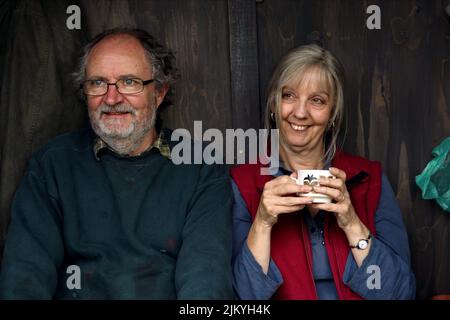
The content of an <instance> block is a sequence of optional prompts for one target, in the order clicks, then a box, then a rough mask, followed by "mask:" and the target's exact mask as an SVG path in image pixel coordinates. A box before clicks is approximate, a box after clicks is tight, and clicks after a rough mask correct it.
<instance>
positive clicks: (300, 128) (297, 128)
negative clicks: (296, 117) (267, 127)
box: [291, 123, 308, 131]
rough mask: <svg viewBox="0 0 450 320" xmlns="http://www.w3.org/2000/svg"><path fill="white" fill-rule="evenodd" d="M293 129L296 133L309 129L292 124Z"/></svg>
mask: <svg viewBox="0 0 450 320" xmlns="http://www.w3.org/2000/svg"><path fill="white" fill-rule="evenodd" d="M291 128H292V129H294V130H295V131H305V130H306V129H308V126H298V125H296V124H293V123H291Z"/></svg>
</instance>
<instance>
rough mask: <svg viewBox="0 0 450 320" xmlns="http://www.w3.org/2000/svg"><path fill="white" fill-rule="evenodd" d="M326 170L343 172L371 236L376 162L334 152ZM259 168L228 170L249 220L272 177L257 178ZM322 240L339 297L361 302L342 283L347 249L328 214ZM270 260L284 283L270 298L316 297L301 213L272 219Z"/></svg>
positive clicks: (377, 188)
mask: <svg viewBox="0 0 450 320" xmlns="http://www.w3.org/2000/svg"><path fill="white" fill-rule="evenodd" d="M332 166H333V167H336V168H339V169H341V170H344V171H345V173H346V175H347V181H346V184H347V189H348V191H349V193H350V198H351V200H352V204H353V207H354V208H355V211H356V213H357V214H358V216H359V218H360V219H361V221H362V222H363V223H364V224H365V225H366V226H367V228H369V230H370V231H371V232H372V234H375V221H374V217H375V211H376V209H377V206H378V201H379V199H380V192H381V165H380V163H379V162H374V161H369V160H367V159H364V158H361V157H357V156H353V155H349V154H346V153H344V152H342V151H338V152H337V153H336V156H335V157H334V159H333V161H332ZM261 167H262V165H261V164H246V165H239V166H237V167H234V168H232V169H231V176H232V178H233V180H234V181H235V182H236V184H237V186H238V188H239V191H240V193H241V195H242V197H243V199H244V201H245V203H246V205H247V209H248V210H249V212H250V214H251V216H252V219H254V218H255V215H256V211H257V209H258V205H259V201H260V198H261V193H262V191H263V189H264V185H265V184H266V182H268V181H270V180H271V179H273V176H266V175H264V176H263V175H261V174H260V169H261ZM324 237H325V247H326V250H327V253H328V258H329V262H330V267H331V271H332V273H333V278H334V283H335V285H336V290H337V293H338V296H339V299H344V300H348V299H361V297H360V296H359V295H357V294H356V293H354V292H353V291H352V290H351V289H350V288H349V287H348V286H346V285H345V284H344V283H343V281H342V278H343V273H344V269H345V264H346V262H347V257H348V254H349V251H350V248H349V244H348V241H347V238H346V236H345V234H344V232H343V231H342V230H341V228H339V226H338V225H337V221H336V218H335V217H334V215H333V214H330V215H326V216H325V229H324ZM271 257H272V259H273V260H274V261H275V263H276V264H277V266H278V268H279V269H280V271H281V274H282V275H283V279H284V283H283V284H282V285H281V286H280V288H279V289H278V290H277V292H276V293H275V295H274V296H273V297H272V298H274V299H301V300H305V299H317V294H316V288H315V285H314V279H313V271H312V253H311V243H310V239H309V233H308V230H307V227H306V223H305V222H304V221H303V218H302V215H301V214H298V213H294V214H283V215H280V216H279V217H278V222H277V223H276V224H275V226H274V227H273V229H272V237H271Z"/></svg>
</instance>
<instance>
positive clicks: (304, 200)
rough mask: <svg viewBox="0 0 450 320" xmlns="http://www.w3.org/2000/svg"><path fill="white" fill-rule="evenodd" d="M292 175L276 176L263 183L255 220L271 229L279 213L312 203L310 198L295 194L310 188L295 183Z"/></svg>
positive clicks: (301, 207)
mask: <svg viewBox="0 0 450 320" xmlns="http://www.w3.org/2000/svg"><path fill="white" fill-rule="evenodd" d="M294 176H295V174H292V175H291V176H281V177H277V178H275V179H273V180H271V181H269V182H267V183H266V184H265V186H264V190H263V193H262V195H261V200H260V202H259V207H258V211H257V213H256V217H255V222H259V223H261V224H262V225H263V226H265V227H267V228H269V229H271V228H272V226H273V225H274V224H275V223H276V222H277V220H278V215H279V214H283V213H290V212H295V211H299V210H301V209H303V208H304V207H305V205H306V204H310V203H312V198H308V197H302V196H298V195H297V193H307V192H310V191H312V188H311V187H310V186H304V185H298V184H296V182H295V179H294V178H293V177H294Z"/></svg>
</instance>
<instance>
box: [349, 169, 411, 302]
mask: <svg viewBox="0 0 450 320" xmlns="http://www.w3.org/2000/svg"><path fill="white" fill-rule="evenodd" d="M375 229H376V231H377V232H376V233H377V234H376V237H372V245H371V248H370V252H369V254H368V256H367V257H366V258H365V259H364V261H363V263H362V265H361V266H360V267H359V268H358V266H357V264H356V262H355V260H354V258H353V255H352V254H351V253H350V254H349V256H348V259H347V264H346V267H345V271H344V276H343V280H344V283H346V284H347V285H348V286H349V287H350V288H351V289H352V290H353V291H355V292H356V293H358V294H359V295H360V296H362V297H364V298H366V299H414V298H415V290H416V284H415V277H414V274H413V272H412V270H411V265H410V253H409V245H408V236H407V233H406V229H405V226H404V224H403V220H402V215H401V212H400V208H399V207H398V204H397V201H396V199H395V195H394V192H393V191H392V188H391V186H390V184H389V181H388V179H387V178H386V176H384V175H383V177H382V187H381V197H380V203H379V205H378V208H377V211H376V213H375Z"/></svg>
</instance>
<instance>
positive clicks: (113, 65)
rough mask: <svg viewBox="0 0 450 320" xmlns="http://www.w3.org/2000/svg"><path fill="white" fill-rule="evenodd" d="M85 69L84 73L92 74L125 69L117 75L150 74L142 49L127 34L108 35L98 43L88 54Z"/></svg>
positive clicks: (134, 39) (137, 42)
mask: <svg viewBox="0 0 450 320" xmlns="http://www.w3.org/2000/svg"><path fill="white" fill-rule="evenodd" d="M86 67H87V70H86V71H92V72H94V73H97V72H99V71H100V72H103V71H106V70H110V69H118V70H119V69H125V70H120V72H119V73H123V72H125V73H129V72H132V73H136V70H141V71H144V72H145V71H146V70H148V71H149V72H151V67H150V65H149V61H148V59H147V56H146V54H145V49H144V47H143V46H142V44H141V43H140V41H139V40H138V39H136V38H135V37H133V36H131V35H127V34H115V35H110V36H107V37H105V38H104V39H102V40H101V41H100V42H98V43H97V44H96V45H95V46H94V47H93V48H92V50H91V52H90V53H89V56H88V59H87V65H86ZM129 68H131V69H133V70H130V69H129ZM89 73H91V72H89ZM145 73H147V72H145Z"/></svg>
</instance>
